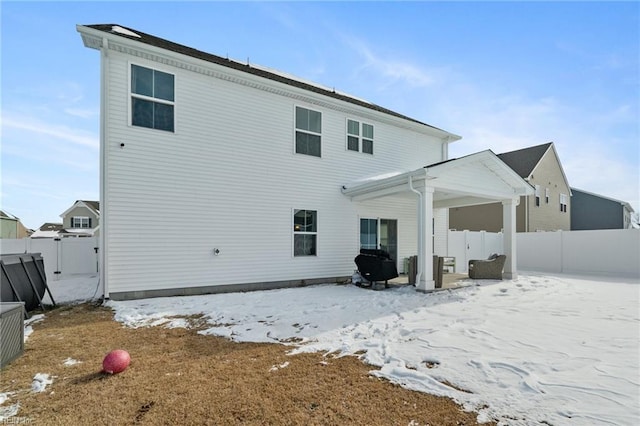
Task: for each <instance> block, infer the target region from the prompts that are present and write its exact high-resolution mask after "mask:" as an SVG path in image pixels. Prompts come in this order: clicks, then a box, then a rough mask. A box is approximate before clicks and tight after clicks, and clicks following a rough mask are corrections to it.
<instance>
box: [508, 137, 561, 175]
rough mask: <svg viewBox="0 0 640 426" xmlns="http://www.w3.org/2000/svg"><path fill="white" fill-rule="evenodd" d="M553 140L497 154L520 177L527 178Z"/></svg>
mask: <svg viewBox="0 0 640 426" xmlns="http://www.w3.org/2000/svg"><path fill="white" fill-rule="evenodd" d="M552 144H553V142H549V143H545V144H542V145H536V146H531V147H529V148H523V149H518V150H516V151H510V152H504V153H502V154H498V157H500V159H501V160H502V161H504V162H505V163H506V164H507V166H509V167H511V168H512V169H513V170H514V171H515V172H516V173H517V174H519V175H520V177H522V178H525V179H526V178H528V177H529V176H530V175H531V172H532V171H533V169H534V168H535V167H536V166H537V165H538V163H539V162H540V159H541V158H542V156H543V155H544V153H545V152H547V150H548V149H549V147H550V146H551V145H552Z"/></svg>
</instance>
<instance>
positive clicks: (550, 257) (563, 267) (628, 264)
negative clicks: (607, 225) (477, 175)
mask: <svg viewBox="0 0 640 426" xmlns="http://www.w3.org/2000/svg"><path fill="white" fill-rule="evenodd" d="M516 247H517V253H518V259H517V262H518V270H523V271H539V272H557V273H569V274H578V275H580V274H582V275H585V274H587V275H611V276H620V277H631V278H636V277H637V278H640V230H639V229H601V230H595V231H556V232H519V233H517V234H516ZM502 250H503V240H502V233H492V232H484V231H480V232H473V231H449V251H448V254H447V256H452V257H455V259H456V260H455V262H456V268H455V270H456V272H458V273H467V268H468V263H469V260H471V259H486V258H488V257H489V255H491V254H492V253H502Z"/></svg>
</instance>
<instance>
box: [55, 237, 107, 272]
mask: <svg viewBox="0 0 640 426" xmlns="http://www.w3.org/2000/svg"><path fill="white" fill-rule="evenodd" d="M96 247H97V241H96V239H95V238H63V239H62V240H61V241H60V251H59V256H60V259H61V262H60V272H61V274H63V275H70V274H90V273H92V272H98V255H97V252H96Z"/></svg>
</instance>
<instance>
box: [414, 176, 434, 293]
mask: <svg viewBox="0 0 640 426" xmlns="http://www.w3.org/2000/svg"><path fill="white" fill-rule="evenodd" d="M419 191H420V192H421V193H422V197H421V205H420V207H419V209H418V212H419V214H418V220H419V221H421V222H422V226H418V229H420V230H421V232H420V233H419V235H418V262H419V266H418V270H419V271H421V272H422V274H421V275H420V282H417V283H416V290H418V291H422V292H427V291H432V290H434V289H435V281H433V192H434V188H431V187H428V186H427V187H424V188H420V189H419Z"/></svg>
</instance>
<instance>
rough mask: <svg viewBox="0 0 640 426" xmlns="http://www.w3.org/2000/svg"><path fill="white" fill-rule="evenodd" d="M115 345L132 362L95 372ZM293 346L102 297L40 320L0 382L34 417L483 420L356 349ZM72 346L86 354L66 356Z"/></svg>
mask: <svg viewBox="0 0 640 426" xmlns="http://www.w3.org/2000/svg"><path fill="white" fill-rule="evenodd" d="M115 348H122V349H126V350H127V351H129V353H130V354H131V358H132V362H131V365H130V366H129V368H128V369H127V370H125V371H124V372H123V373H120V374H117V375H113V376H110V375H105V374H102V373H100V369H101V367H102V359H103V357H104V355H105V354H106V353H107V352H109V351H110V350H112V349H115ZM288 349H289V348H287V347H286V346H282V345H276V344H254V343H233V342H231V341H229V340H227V339H224V338H217V337H211V336H202V335H198V334H197V333H196V330H194V329H191V330H185V329H166V328H162V327H149V328H140V329H130V328H126V327H123V326H122V325H121V324H119V323H117V322H115V321H114V320H113V314H112V312H111V310H109V309H107V308H104V307H100V306H92V305H88V304H85V305H77V306H72V307H61V308H57V309H55V310H53V311H50V312H47V314H46V320H45V321H44V322H42V323H38V324H35V325H34V333H33V334H32V335H31V336H30V337H29V340H28V341H27V344H26V349H25V353H24V355H23V356H22V357H20V358H19V359H17V360H16V361H14V362H13V363H12V364H10V365H9V366H7V367H5V368H4V369H3V370H2V372H1V377H0V392H7V391H12V392H17V393H16V394H14V395H12V396H11V399H10V400H9V401H7V402H6V403H5V404H4V406H6V405H9V404H13V403H16V401H18V402H19V403H20V411H19V413H18V414H17V416H18V417H19V418H21V419H26V420H28V421H30V422H31V423H32V424H37V425H129V424H140V425H178V424H180V425H209V424H210V425H233V424H260V425H267V424H272V425H298V424H304V425H309V424H310V425H344V424H349V425H408V424H409V423H410V422H412V421H413V422H414V424H420V425H426V424H430V425H475V424H477V423H476V420H475V418H476V415H475V414H474V413H466V412H464V411H462V410H461V409H460V407H459V406H457V405H456V404H455V403H454V402H452V401H451V400H449V399H447V398H439V397H435V396H432V395H426V394H422V393H418V392H412V391H409V390H406V389H403V388H401V387H399V386H396V385H393V384H391V383H389V382H386V381H384V380H379V379H377V378H373V377H372V376H371V375H369V371H370V370H371V369H372V367H371V366H367V365H365V364H364V363H362V362H361V361H360V360H358V359H357V358H355V357H343V358H323V357H322V355H320V354H302V355H296V356H289V355H287V354H286V352H287V351H288ZM68 357H71V358H73V359H76V360H79V361H82V363H80V364H76V365H73V366H65V365H63V362H64V360H65V359H66V358H68ZM285 362H289V365H288V366H287V367H286V368H279V369H277V370H275V371H271V370H272V367H273V366H278V365H281V364H283V363H285ZM37 373H48V374H50V375H51V376H54V381H53V384H52V385H50V386H49V387H47V389H46V390H45V391H44V392H42V393H34V392H31V391H30V387H31V381H32V379H33V377H34V376H35V374H37Z"/></svg>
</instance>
